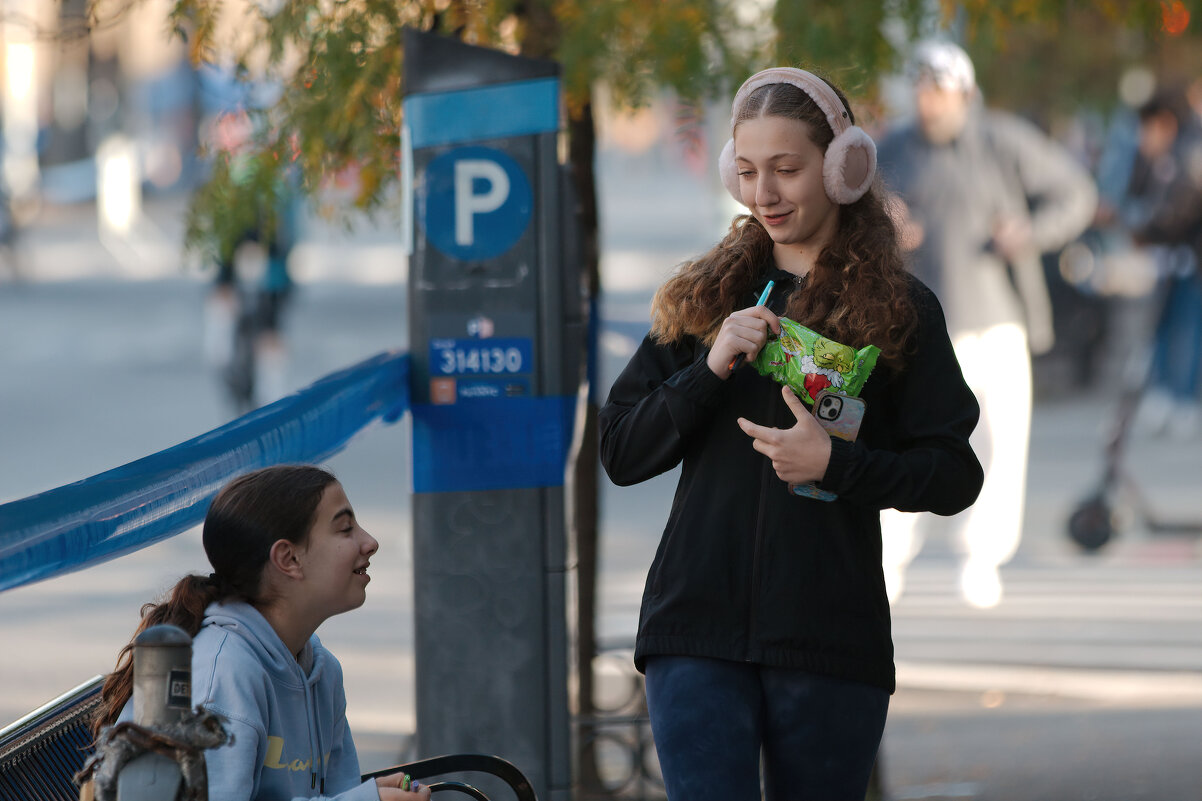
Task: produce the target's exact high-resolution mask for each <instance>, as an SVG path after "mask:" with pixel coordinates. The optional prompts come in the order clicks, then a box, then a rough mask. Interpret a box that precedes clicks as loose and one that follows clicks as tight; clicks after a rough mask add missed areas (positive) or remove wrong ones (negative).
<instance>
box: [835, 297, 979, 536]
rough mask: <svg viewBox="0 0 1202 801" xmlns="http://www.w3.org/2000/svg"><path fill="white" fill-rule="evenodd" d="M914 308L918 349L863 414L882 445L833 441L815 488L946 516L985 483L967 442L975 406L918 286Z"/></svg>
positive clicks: (935, 308) (938, 315) (932, 304)
mask: <svg viewBox="0 0 1202 801" xmlns="http://www.w3.org/2000/svg"><path fill="white" fill-rule="evenodd" d="M918 306H919V327H918V331H917V332H916V337H917V347H916V348H915V349H914V351H913V352H912V353H911V354H910V355H909V356H908V359H907V363H906V366H905V368H904V369H903V370H902V371H900V372H899V373H898V374H896V375H894V376H892V377H891V379H890V381H889V384H888V386H887V387H886V390H885V392H884V394H883V395H881V396H879V400H878V401H877V405H878V406H879V408H878V409H873V408H872V407H869V409H868V414H874V413H876V414H880V415H882V416H883V417H882V419H881V420H879V421H878V425H879V426H883V428H884V430H885V431H886V435H887V442H882V441H877V442H874V443H873V444H872V445H869V444H868V443H867V442H866V441H865V439H864V438H861V439H859V440H857V441H856V442H854V443H852V442H847V441H845V440H841V439H837V438H832V439H831V458H830V463H829V464H828V466H827V470H826V475H825V476H823V480H822V482H821V486H822V487H823V488H824V489H829V490H831V491H833V492H835V493H837V494H838V495H839V497H840V498H841V499H846V500H849V501H854V502H857V503H863V504H870V505H874V506H876V507H877V508H879V509H887V508H895V509H900V510H901V511H903V512H934V513H936V514H940V515H951V514H956V513H957V512H960V511H963V510H964V509H966V508H968V507H969V506H970V505H971V504H972V503H973V502H974V501H975V500H976V498H977V495H978V494H979V493H980V491H981V483H982V481H983V480H984V473H983V471H982V469H981V464H980V462H979V461H978V460H977V457H976V454H975V453H974V452H973V450H972V447H971V445H969V441H968V438H969V435H970V434H972V431H973V428H975V427H976V424H977V419H978V417H979V416H980V408H979V406H978V405H977V400H976V397H975V396H974V395H973V393H972V390H970V389H969V388H968V385H967V384H966V383H965V382H964V377H963V374H962V373H961V371H960V364H959V362H958V361H957V360H956V355H955V353H954V351H953V350H952V343H951V340H950V339H949V338H948V335H947V328H946V324H945V323H944V319H943V312H942V309H941V308H940V307H939V303H938V301H937V300H935V297H934V295H933V294H931V293H930V291H929V290H925V288H924V290H923V291H922V292H921V293H919V298H918ZM877 439H878V440H880V439H881V438H879V437H878V438H877Z"/></svg>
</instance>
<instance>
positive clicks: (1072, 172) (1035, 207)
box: [990, 114, 1098, 253]
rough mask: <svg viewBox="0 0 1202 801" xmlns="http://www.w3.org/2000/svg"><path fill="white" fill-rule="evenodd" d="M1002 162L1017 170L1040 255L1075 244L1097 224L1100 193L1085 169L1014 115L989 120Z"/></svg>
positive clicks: (1035, 129) (1056, 145) (1071, 156)
mask: <svg viewBox="0 0 1202 801" xmlns="http://www.w3.org/2000/svg"><path fill="white" fill-rule="evenodd" d="M990 124H991V127H992V128H993V140H994V147H996V148H998V149H999V150H1001V151H1002V152H1001V153H1000V154H999V157H1000V158H1002V159H1003V160H1004V161H1005V162H1009V163H1010V164H1013V165H1014V169H1015V170H1016V171H1017V173H1018V180H1019V183H1020V184H1021V189H1022V192H1023V195H1024V196H1025V198H1026V200H1027V203H1028V206H1029V208H1030V210H1031V212H1030V213H1031V238H1032V240H1033V244H1034V246H1035V248H1036V249H1037V250H1038V251H1039V252H1040V253H1047V252H1049V251H1054V250H1059V249H1060V248H1062V247H1064V246H1065V245H1067V244H1068V243H1069V242H1072V241H1073V240H1074V239H1076V238H1077V237H1078V236H1080V235H1081V233H1082V232H1084V231H1085V229H1086V228H1088V227H1089V224H1090V222H1091V221H1092V220H1093V216H1094V212H1095V211H1096V210H1097V207H1098V190H1097V187H1096V185H1095V184H1094V181H1093V178H1092V177H1091V176H1090V174H1089V172H1088V171H1086V169H1085V167H1083V166H1082V165H1080V164H1078V163H1077V161H1076V159H1074V158H1073V155H1072V154H1071V153H1070V152H1069V151H1068V150H1067V149H1066V148H1064V147H1063V146H1062V145H1060V144H1059V143H1058V142H1056V141H1054V140H1053V139H1050V138H1049V137H1047V136H1046V135H1045V134H1044V133H1043V132H1042V131H1040V130H1039V129H1038V128H1036V127H1035V126H1034V125H1032V124H1030V123H1029V122H1027V121H1026V120H1023V119H1021V118H1019V117H1015V116H1013V115H1010V114H1004V115H1003V114H995V115H993V116H992V117H991V118H990Z"/></svg>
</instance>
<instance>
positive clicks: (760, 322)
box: [705, 306, 780, 380]
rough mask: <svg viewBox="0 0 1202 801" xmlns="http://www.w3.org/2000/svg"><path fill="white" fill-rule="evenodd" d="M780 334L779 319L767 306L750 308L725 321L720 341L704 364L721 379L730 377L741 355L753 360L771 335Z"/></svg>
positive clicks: (718, 339)
mask: <svg viewBox="0 0 1202 801" xmlns="http://www.w3.org/2000/svg"><path fill="white" fill-rule="evenodd" d="M769 331H771V332H772V333H774V334H779V333H780V318H778V317H777V316H776V315H775V314H773V313H772V312H770V311H768V308H767V307H766V306H749V307H747V308H746V309H740V310H739V311H737V312H734V313H733V314H731V315H730V316H729V317H727V318H726V319H725V320H723V321H722V327H721V328H720V329H718V338H717V339H715V340H714V345H713V347H712V348H710V352H709V356H707V357H706V360H705V363H706V364H707V365H709V368H710V370H711V371H713V373H714V375H716V376H718V378H721V379H722V380H726V379H727V378H730V373H731V370H730V364H731V362H733V361H734V360H735V358H736V357H738V355H739V354H740V353H741V354H743V355H744V356H746V357H747V358H748V359H749V360H750V359H754V358H755V357H756V356H757V355H758V354H759V352H760V348H762V347H764V343H765V342H767V341H768V332H769Z"/></svg>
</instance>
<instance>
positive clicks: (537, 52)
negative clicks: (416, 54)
mask: <svg viewBox="0 0 1202 801" xmlns="http://www.w3.org/2000/svg"><path fill="white" fill-rule="evenodd" d="M514 13H515V14H517V15H518V16H519V17H520V18H521V20H522V23H523V27H524V28H525V35H524V36H523V38H522V54H523V55H526V56H531V57H536V58H552V57H554V54H555V52H556V51H557V49H558V46H559V26H558V21H557V20H556V19H555V17H554V14H553V13H552V11H551V8H550V5H549V3H547V2H546V0H528V2H523V3H518V4H517V5H516V6H515V8H514ZM595 126H596V123H595V120H594V118H593V105H592V98H591V97H590V98H586V99H585V100H584V102H583V103H581V104H579V105H576V104H573V106H572V113H571V114H569V117H568V167H569V169H570V170H571V176H572V183H573V186H574V188H575V196H576V203H577V208H576V212H577V221H578V226H577V230H578V232H579V235H580V239H581V241H580V243H579V248H578V249H576V252H578V253H579V254H580V264H579V265H578V268H579V269H580V270H581V276H580V277H581V283H582V285H583V286H585V287H586V288H587V291H588V304H589V307H588V313H589V320H588V331H589V336H588V337H587V338H586V344H585V347H586V349H587V352H586V353H585V354H584V359H583V360H582V363H583V364H585V365H586V369H587V371H588V373H587V378H588V379H589V380H590V382H591V381H592V380H593V379H594V371H595V365H594V364H593V359H594V358H595V355H596V354H595V352H594V351H595V348H594V347H593V344H592V343H593V341H594V339H595V337H594V336H593V333H594V332H595V331H596V326H597V320H596V309H597V301H598V299H599V298H600V293H601V269H600V248H599V245H598V230H597V180H596V174H595V172H594V169H593V166H594V161H595V157H596V149H597V145H596V142H597V135H596V127H595ZM596 392H597V388H596V387H594V386H592V385H591V383H590V386H589V387H588V397H587V400H586V405H585V415H584V431H583V433H582V438H581V444H580V451H579V454H578V458H577V460H576V464H575V466H574V474H573V476H572V488H571V492H572V496H571V498H570V499H569V503H570V507H569V508H570V510H571V515H572V519H571V520H569V521H568V526H569V530H570V531H571V535H572V536H573V538H574V543H575V551H576V582H577V618H576V635H577V639H576V654H575V662H576V680H577V688H578V694H579V695H578V698H577V703H578V706H577V710H576V714H577V717H578V718H580V719H585V720H587V719H589V718H591V717H592V716H593V714H594V713H595V711H596V710H595V709H594V707H593V657H595V656H596V654H597V633H596V609H597V542H598V536H597V532H598V525H597V524H598V519H599V505H598V491H597V480H598V475H597V465H598V460H597V447H598V445H597V411H598V408H597V402H596V399H595V397H596ZM578 756H579V760H580V761H579V765H578V768H579V781H580V783H581V789H582V791H583V795H588V794H590V792H592V791H595V790H597V789H599V788H600V786H601V785H600V780H599V777H598V775H597V764H596V759H595V754H594V750H593V748H592V746H591V744H589V743H587V742H586V741H584V739H583V738H582V747H581V750H580V752H579V754H578Z"/></svg>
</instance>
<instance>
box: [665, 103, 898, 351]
mask: <svg viewBox="0 0 1202 801" xmlns="http://www.w3.org/2000/svg"><path fill="white" fill-rule="evenodd" d="M827 83H828V84H829V83H830V82H829V81H827ZM831 88H833V89H834V90H835V93H836V94H837V95H838V96H839V99H840V100H841V101H842V102H843V105H844V107H845V108H847V113H848V115H849V118H850V119H851V121H852V124H854V123H855V119H854V117H853V116H852V111H851V106H850V105H849V104H848V102H847V98H846V97H845V96H844V94H843V92H842V91H840V90H839V89H838V87H835V86H834V85H831ZM764 116H775V117H784V118H786V119H793V120H798V121H800V122H802V123H804V124H805V125H806V129H807V130H808V131H809V135H810V138H811V140H812V141H813V142H814V144H815V145H817V146H818V147H819V148H821V149H822V150H823V152H825V151H826V149H827V146H828V145H830V143H831V140H833V139H834V132H833V131H832V130H831V128H830V123H828V122H827V119H826V115H825V114H824V113H823V112H822V110H821V109H820V108H819V107H818V105H817V104H816V103H814V101H813V100H812V99H811V98H810V96H809V95H807V94H806V93H805V92H803V91H802V90H801V89H799V88H797V87H795V86H792V85H791V84H779V83H778V84H769V85H767V86H763V87H760V88H759V89H757V90H756V91H755V92H753V93H752V94H751V95H749V96H748V98H747V101H746V102H745V103H744V104H743V107H742V108H741V109H740V110H739V115H738V118H737V119H736V120H735V123H734V125H735V128H736V129H737V128H738V125H739V123H741V122H743V121H745V120H749V119H754V118H758V117H764ZM884 197H885V194H884V188H883V185H882V183H881V180H880V178H879V177H878V178H877V179H876V181H875V182H874V184H873V186H872V188H871V189H870V190H869V191H868V192H867V193H866V194H865V195H864V196H863V197H862V198H860V199H859V200H857V201H856V202H854V203H850V204H848V205H845V206H840V207H839V209H838V213H839V226H838V230H837V231H836V233H835V236H834V238H833V239H832V241H831V242H830V243H829V244H828V245H827V247H826V248H825V249H824V250H823V251H822V253H820V254H819V256H818V258H817V260H816V262H815V264H814V267H813V269H812V270H811V271H810V273H809V275H808V276H807V278H806V281H805V283H804V284H803V285H802V287H801V288H800V289H799V290H798V291H796V292H793V293H792V295H791V296H790V298H789V303H788V307H787V308H786V309H785V314H784V316H786V317H788V318H789V319H791V320H796V321H797V322H799V323H801V324H802V325H804V326H807V327H808V328H812V329H814V330H815V331H818V332H819V333H820V334H822V335H823V336H825V337H828V338H830V339H834V340H836V341H838V342H842V343H843V344H845V345H850V346H851V347H853V348H856V349H859V348H862V347H864V346H865V345H869V344H871V345H876V346H877V347H878V348H880V349H881V355H880V361H881V362H882V363H885V364H889V365H891V366H893V367H895V368H900V367H902V366H903V365H904V361H905V356H906V353H907V350H908V346H909V342H910V339H911V335H912V333H913V331H914V328H915V326H916V324H917V322H916V320H917V318H916V313H915V310H914V307H913V304H912V302H911V300H910V293H909V289H908V285H909V278H908V276H907V271H906V266H905V262H904V261H903V258H902V254H901V249H900V247H899V246H898V241H897V229H896V226H895V224H894V220H893V217H892V216H891V215H890V214H889V211H888V209H887V207H886V205H885V201H884ZM772 249H773V242H772V238H771V237H770V236H769V234H768V232H767V231H766V230H764V227H763V226H762V225H761V224H760V223H759V221H758V220H756V219H755V217H753V216H751V215H749V214H743V215H739V216H737V217H735V219H734V221H733V222H732V223H731V226H730V230H729V231H728V232H727V234H726V236H725V237H724V238H723V239H722V241H721V242H719V243H718V244H717V245H715V246H714V247H713V248H712V249H711V250H710V251H709V252H707V253H705V254H704V255H702V256H701V257H700V258H698V259H695V260H693V261H689V262H685V263H684V264H682V265H681V266H680V267H679V268H678V270H677V271H676V273H675V274H674V275H673V276H672V277H671V278H670V279H668V281H667V282H665V283H664V284H663V286H661V287H660V289H659V291H658V292H656V294H655V298H654V299H653V300H652V303H651V333H652V336H653V337H654V338H655V339H656V340H657V341H659V342H667V343H676V342H680V341H681V340H683V339H684V338H685V337H687V336H691V337H695V338H697V339H699V340H701V342H703V343H704V344H705V345H707V346H709V345H712V344H713V343H714V340H715V339H716V338H717V336H718V329H719V328H720V327H721V325H722V321H723V320H725V319H726V318H727V317H728V316H729V315H730V314H731V313H732V312H734V311H737V310H738V309H741V308H743V307H745V306H746V305H747V296H748V295H749V294H750V293H752V292H753V291H754V289H755V287H756V285H757V283H758V282H759V281H760V279H761V277H762V276H763V275H764V273H765V271H766V270H767V269H768V268H769V266H770V265H771V264H772Z"/></svg>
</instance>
